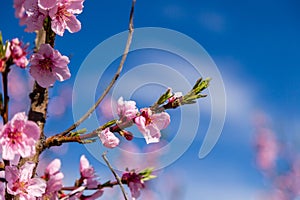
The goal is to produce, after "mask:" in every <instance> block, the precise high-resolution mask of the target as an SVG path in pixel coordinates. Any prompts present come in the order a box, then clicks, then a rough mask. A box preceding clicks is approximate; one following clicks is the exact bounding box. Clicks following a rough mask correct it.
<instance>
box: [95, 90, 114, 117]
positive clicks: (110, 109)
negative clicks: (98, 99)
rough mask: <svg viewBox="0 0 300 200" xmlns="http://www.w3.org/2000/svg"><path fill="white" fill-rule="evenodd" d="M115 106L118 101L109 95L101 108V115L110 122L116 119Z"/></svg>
mask: <svg viewBox="0 0 300 200" xmlns="http://www.w3.org/2000/svg"><path fill="white" fill-rule="evenodd" d="M115 105H116V101H115V100H114V99H113V98H112V97H111V96H109V95H107V96H106V97H105V98H104V99H103V101H102V103H101V104H100V106H99V111H100V112H99V114H100V115H101V117H105V118H106V119H109V120H110V119H112V118H114V108H115Z"/></svg>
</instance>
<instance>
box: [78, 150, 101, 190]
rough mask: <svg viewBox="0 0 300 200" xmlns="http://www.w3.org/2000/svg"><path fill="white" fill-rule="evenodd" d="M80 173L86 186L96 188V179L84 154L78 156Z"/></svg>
mask: <svg viewBox="0 0 300 200" xmlns="http://www.w3.org/2000/svg"><path fill="white" fill-rule="evenodd" d="M79 167H80V175H81V179H82V180H83V182H84V183H85V184H86V187H87V188H97V186H98V181H97V176H96V174H95V170H94V168H93V167H92V166H91V165H90V163H89V161H88V160H87V159H86V157H85V155H82V156H81V157H80V166H79Z"/></svg>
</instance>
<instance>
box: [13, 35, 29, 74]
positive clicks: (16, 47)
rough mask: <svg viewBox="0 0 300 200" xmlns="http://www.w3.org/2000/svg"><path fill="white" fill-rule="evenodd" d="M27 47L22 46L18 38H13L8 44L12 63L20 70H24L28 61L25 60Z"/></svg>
mask: <svg viewBox="0 0 300 200" xmlns="http://www.w3.org/2000/svg"><path fill="white" fill-rule="evenodd" d="M27 47H28V46H23V44H22V42H20V41H19V39H18V38H14V39H12V40H11V42H10V51H11V57H12V59H13V62H14V63H15V64H16V65H17V66H19V67H21V68H25V67H26V66H27V65H28V60H27V58H26V55H27V52H26V49H27Z"/></svg>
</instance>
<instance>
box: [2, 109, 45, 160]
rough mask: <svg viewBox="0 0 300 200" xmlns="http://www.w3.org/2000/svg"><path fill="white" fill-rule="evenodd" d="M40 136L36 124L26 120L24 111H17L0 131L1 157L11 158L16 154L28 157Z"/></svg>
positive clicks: (31, 154) (33, 151)
mask: <svg viewBox="0 0 300 200" xmlns="http://www.w3.org/2000/svg"><path fill="white" fill-rule="evenodd" d="M39 137H40V129H39V127H38V125H37V124H36V123H35V122H33V121H29V120H27V116H26V115H25V113H24V112H23V113H17V114H16V115H15V116H14V117H13V118H12V120H11V121H9V122H8V123H7V124H5V125H4V126H3V128H2V130H1V131H0V145H1V149H2V158H3V159H5V160H13V159H14V158H15V156H16V155H20V156H22V157H29V156H33V155H34V154H35V144H36V142H37V140H38V139H39Z"/></svg>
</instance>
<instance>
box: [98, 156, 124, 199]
mask: <svg viewBox="0 0 300 200" xmlns="http://www.w3.org/2000/svg"><path fill="white" fill-rule="evenodd" d="M102 158H103V160H104V161H105V162H106V164H107V166H108V168H109V169H110V171H111V172H112V173H113V175H114V176H115V178H116V180H117V182H118V184H119V185H120V188H121V191H122V193H123V196H124V199H125V200H128V198H127V196H126V193H125V189H124V187H123V184H122V181H121V179H120V177H119V176H118V174H117V173H116V172H115V171H114V169H113V168H112V166H111V165H110V163H109V161H108V159H107V158H106V152H103V154H102Z"/></svg>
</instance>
